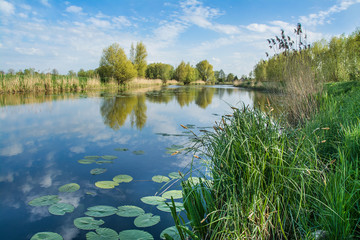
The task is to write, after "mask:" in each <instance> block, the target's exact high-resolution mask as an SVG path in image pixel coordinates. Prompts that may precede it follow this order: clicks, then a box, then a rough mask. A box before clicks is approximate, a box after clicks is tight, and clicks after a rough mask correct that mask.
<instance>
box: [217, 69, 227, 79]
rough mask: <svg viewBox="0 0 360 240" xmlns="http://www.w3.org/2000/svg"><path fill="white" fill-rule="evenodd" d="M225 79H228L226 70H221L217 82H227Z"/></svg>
mask: <svg viewBox="0 0 360 240" xmlns="http://www.w3.org/2000/svg"><path fill="white" fill-rule="evenodd" d="M225 79H226V75H225V72H224V70H222V69H220V71H219V76H218V79H217V81H218V82H225Z"/></svg>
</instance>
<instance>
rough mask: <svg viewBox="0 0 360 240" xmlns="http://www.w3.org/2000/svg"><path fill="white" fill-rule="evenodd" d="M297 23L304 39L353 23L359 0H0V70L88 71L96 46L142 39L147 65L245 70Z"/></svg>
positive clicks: (358, 21) (95, 61)
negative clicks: (184, 64) (205, 63)
mask: <svg viewBox="0 0 360 240" xmlns="http://www.w3.org/2000/svg"><path fill="white" fill-rule="evenodd" d="M299 22H300V23H301V24H302V27H303V30H304V32H306V34H307V36H308V43H312V42H314V41H317V40H321V39H330V38H331V37H332V36H340V35H341V34H345V35H349V34H351V33H352V32H354V31H355V30H356V29H357V27H360V0H316V1H315V0H302V1H300V0H296V1H294V0H288V1H283V0H272V1H269V0H182V1H173V0H168V1H160V0H101V1H99V0H79V1H61V0H60V1H59V0H57V1H55V0H0V70H3V71H5V72H7V71H8V69H14V70H15V71H18V70H20V69H25V68H35V70H36V71H39V72H45V73H46V72H50V71H51V70H52V69H54V68H55V69H57V70H58V71H59V72H60V73H62V74H66V73H68V71H69V70H74V71H79V69H81V68H82V69H85V70H88V69H95V68H97V67H98V66H99V61H100V58H101V55H102V51H103V49H104V48H106V47H108V46H110V45H111V44H112V43H115V42H116V43H119V44H120V46H121V47H122V48H123V49H124V50H125V52H126V53H127V55H128V56H129V51H130V47H131V44H132V43H134V44H136V43H137V42H140V41H142V42H143V43H144V44H145V46H146V49H147V52H148V57H147V61H148V63H153V62H162V63H168V64H171V65H173V66H174V67H176V66H177V65H179V63H180V62H181V61H185V62H190V64H192V65H193V66H195V65H196V64H197V63H198V62H200V61H202V60H205V59H206V60H208V61H209V62H210V63H211V64H212V65H213V66H214V70H220V69H223V70H224V71H225V73H226V74H228V73H233V74H235V75H238V76H241V75H243V74H245V75H248V74H249V73H250V72H251V71H252V70H253V68H254V66H255V64H256V63H257V62H258V61H259V60H261V59H265V58H266V56H265V52H269V53H271V51H269V50H270V49H269V48H268V44H267V41H266V39H267V38H271V37H275V36H276V35H280V31H281V29H284V31H285V34H287V35H290V36H291V37H294V36H293V29H294V28H295V26H296V24H297V23H299Z"/></svg>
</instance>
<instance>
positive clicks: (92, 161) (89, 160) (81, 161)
mask: <svg viewBox="0 0 360 240" xmlns="http://www.w3.org/2000/svg"><path fill="white" fill-rule="evenodd" d="M94 162H95V160H94V159H81V160H79V161H78V163H81V164H92V163H94Z"/></svg>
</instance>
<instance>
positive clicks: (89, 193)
mask: <svg viewBox="0 0 360 240" xmlns="http://www.w3.org/2000/svg"><path fill="white" fill-rule="evenodd" d="M86 194H87V195H91V196H95V195H96V193H94V192H86Z"/></svg>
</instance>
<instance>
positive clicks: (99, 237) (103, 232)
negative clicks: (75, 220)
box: [86, 228, 119, 240]
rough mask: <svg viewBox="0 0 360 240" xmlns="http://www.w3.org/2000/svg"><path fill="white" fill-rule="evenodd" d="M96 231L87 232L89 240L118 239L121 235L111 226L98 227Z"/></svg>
mask: <svg viewBox="0 0 360 240" xmlns="http://www.w3.org/2000/svg"><path fill="white" fill-rule="evenodd" d="M95 231H96V233H95V232H88V233H87V234H86V239H87V240H117V239H119V235H118V233H117V232H115V231H114V230H112V229H110V228H98V229H96V230H95Z"/></svg>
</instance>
